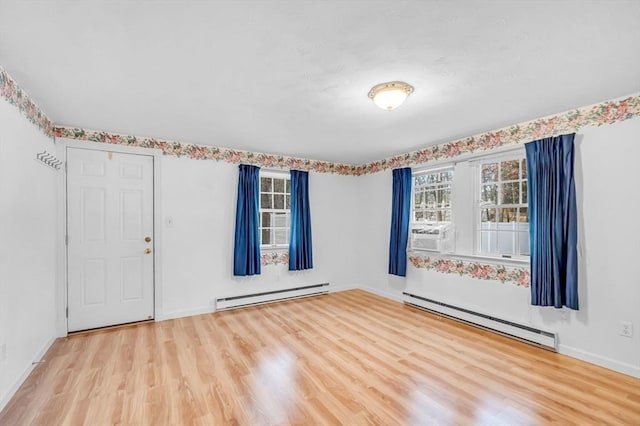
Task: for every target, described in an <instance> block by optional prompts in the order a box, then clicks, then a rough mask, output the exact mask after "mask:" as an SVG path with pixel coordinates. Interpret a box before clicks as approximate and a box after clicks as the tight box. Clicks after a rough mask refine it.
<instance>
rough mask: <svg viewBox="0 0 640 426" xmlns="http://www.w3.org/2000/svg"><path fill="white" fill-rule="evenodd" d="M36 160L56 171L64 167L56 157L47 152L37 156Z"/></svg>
mask: <svg viewBox="0 0 640 426" xmlns="http://www.w3.org/2000/svg"><path fill="white" fill-rule="evenodd" d="M36 160H38V161H40V162H42V163H43V164H45V165H47V166H49V167H51V168H53V169H56V170H60V166H62V161H60V160H58V159H57V158H56V157H55V156H54V155H52V154H50V153H49V152H47V151H42V152H39V153H38V154H36Z"/></svg>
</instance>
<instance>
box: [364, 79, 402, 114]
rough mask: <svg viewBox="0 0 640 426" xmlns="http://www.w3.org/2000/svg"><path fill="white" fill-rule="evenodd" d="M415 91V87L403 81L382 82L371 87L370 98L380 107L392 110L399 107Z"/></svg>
mask: <svg viewBox="0 0 640 426" xmlns="http://www.w3.org/2000/svg"><path fill="white" fill-rule="evenodd" d="M412 92H413V87H412V86H410V85H409V84H407V83H405V82H403V81H390V82H388V83H380V84H377V85H375V86H373V87H372V88H371V90H370V91H369V98H371V100H372V101H373V103H374V104H376V105H378V106H379V107H380V108H382V109H384V110H387V111H391V110H393V109H396V108H398V107H399V106H400V105H402V103H403V102H404V101H405V99H407V96H409V95H410V94H411V93H412Z"/></svg>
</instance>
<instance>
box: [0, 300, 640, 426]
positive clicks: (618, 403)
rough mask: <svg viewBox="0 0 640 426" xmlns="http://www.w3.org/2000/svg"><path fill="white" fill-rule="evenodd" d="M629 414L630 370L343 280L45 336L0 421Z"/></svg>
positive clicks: (589, 417)
mask: <svg viewBox="0 0 640 426" xmlns="http://www.w3.org/2000/svg"><path fill="white" fill-rule="evenodd" d="M340 423H342V424H348V425H361V424H362V425H364V424H415V425H429V424H433V425H471V424H484V425H496V424H504V425H541V424H552V423H555V424H577V425H588V424H626V425H640V380H639V379H634V378H631V377H629V376H625V375H622V374H618V373H615V372H612V371H610V370H606V369H603V368H599V367H596V366H594V365H591V364H587V363H584V362H581V361H578V360H575V359H572V358H569V357H566V356H563V355H559V354H555V353H552V352H548V351H545V350H542V349H538V348H534V347H532V346H529V345H526V344H524V343H520V342H517V341H513V340H511V339H508V338H505V337H502V336H498V335H495V334H492V333H490V332H486V331H483V330H479V329H476V328H473V327H470V326H467V325H464V324H460V323H457V322H455V321H451V320H448V319H444V318H442V317H439V316H436V315H431V314H429V313H426V312H423V311H420V310H418V309H414V308H411V307H407V306H404V305H402V304H400V303H396V302H392V301H389V300H386V299H383V298H381V297H378V296H375V295H372V294H370V293H367V292H364V291H359V290H353V291H346V292H341V293H335V294H330V295H327V296H320V297H314V298H309V299H301V300H296V301H289V302H282V303H277V304H270V305H263V306H258V307H253V308H247V309H242V310H235V311H228V312H218V313H215V314H209V315H199V316H195V317H189V318H181V319H177V320H171V321H164V322H158V323H147V324H142V325H139V326H134V327H128V328H121V329H114V330H108V331H102V332H96V333H90V334H83V335H76V336H71V337H68V338H63V339H59V340H57V341H56V342H55V343H54V345H53V346H52V348H51V349H50V350H49V352H48V354H47V355H46V363H45V364H42V365H39V366H38V367H36V369H35V370H34V372H33V373H32V374H31V376H29V378H28V379H27V381H26V382H25V383H24V385H23V386H22V387H21V388H20V390H19V391H18V392H17V394H16V395H15V397H14V398H13V399H12V400H11V402H10V403H9V404H8V405H7V407H6V408H5V410H4V411H2V413H0V424H1V425H28V424H41V425H57V424H69V425H81V424H87V425H107V424H131V425H164V424H202V425H221V424H252V425H253V424H256V425H260V424H309V425H315V424H340Z"/></svg>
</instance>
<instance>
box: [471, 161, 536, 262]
mask: <svg viewBox="0 0 640 426" xmlns="http://www.w3.org/2000/svg"><path fill="white" fill-rule="evenodd" d="M478 169H479V173H480V179H479V182H480V185H479V203H478V204H479V210H478V221H477V224H476V247H477V252H478V254H490V255H499V256H504V257H511V256H516V257H517V256H528V255H529V217H528V210H527V206H528V204H527V161H526V160H525V159H524V158H522V157H519V158H515V159H505V160H501V161H496V160H493V161H492V160H488V161H486V162H482V163H481V164H480V167H478Z"/></svg>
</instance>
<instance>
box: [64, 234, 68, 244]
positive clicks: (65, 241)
mask: <svg viewBox="0 0 640 426" xmlns="http://www.w3.org/2000/svg"><path fill="white" fill-rule="evenodd" d="M64 245H65V246H68V245H69V235H65V236H64Z"/></svg>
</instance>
